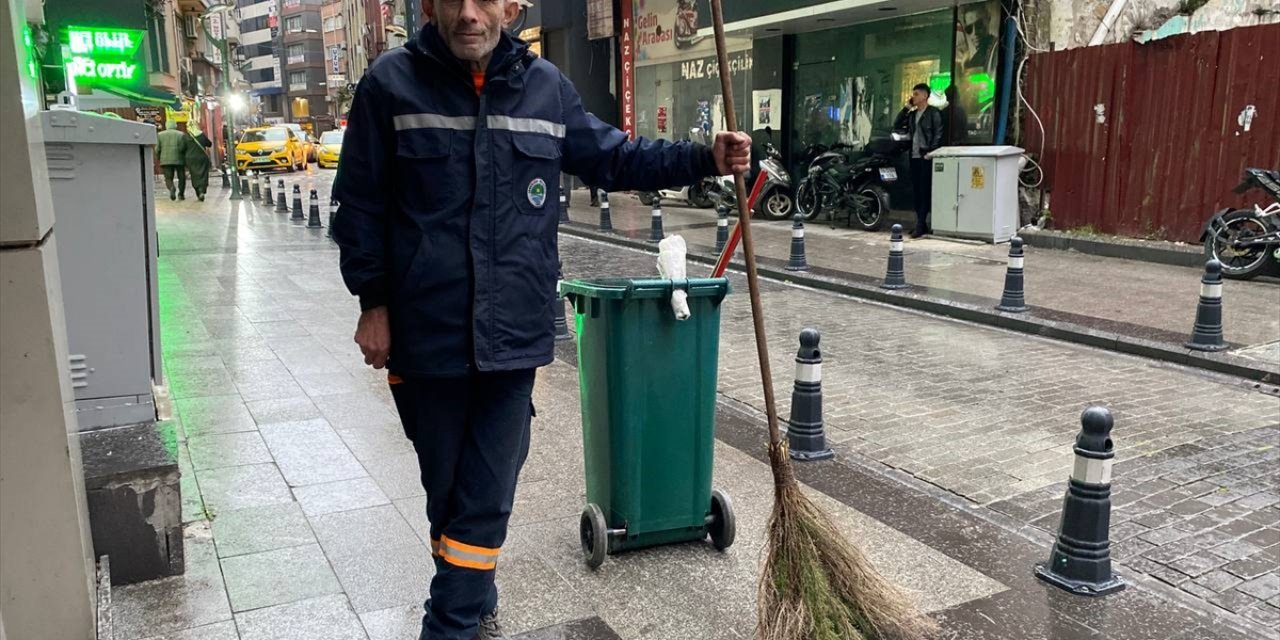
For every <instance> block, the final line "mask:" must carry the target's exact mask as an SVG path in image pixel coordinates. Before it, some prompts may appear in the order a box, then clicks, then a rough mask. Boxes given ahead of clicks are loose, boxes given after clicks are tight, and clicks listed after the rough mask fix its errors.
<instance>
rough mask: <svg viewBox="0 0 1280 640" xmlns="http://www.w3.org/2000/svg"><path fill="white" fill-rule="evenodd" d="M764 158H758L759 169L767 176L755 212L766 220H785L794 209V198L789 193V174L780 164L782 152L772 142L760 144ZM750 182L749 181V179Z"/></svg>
mask: <svg viewBox="0 0 1280 640" xmlns="http://www.w3.org/2000/svg"><path fill="white" fill-rule="evenodd" d="M762 147H763V149H764V158H763V159H761V160H760V164H759V165H758V166H759V167H760V170H761V171H763V172H765V175H766V176H767V177H766V178H765V182H764V188H763V189H762V190H761V191H760V198H759V199H758V200H757V201H756V213H758V214H760V215H761V216H764V218H765V219H766V220H786V219H788V218H790V217H791V214H792V213H793V212H794V209H795V198H794V197H793V196H792V193H791V174H790V173H788V172H787V168H786V167H785V166H784V165H783V164H782V154H781V153H778V150H777V148H775V147H774V146H773V143H772V142H765V143H764V144H763V145H762ZM749 182H750V181H749Z"/></svg>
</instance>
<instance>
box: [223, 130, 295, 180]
mask: <svg viewBox="0 0 1280 640" xmlns="http://www.w3.org/2000/svg"><path fill="white" fill-rule="evenodd" d="M267 169H287V170H289V171H294V170H299V169H300V170H303V171H306V169H307V150H306V148H305V147H304V146H303V144H302V141H301V140H299V139H298V137H297V136H296V135H294V133H293V132H292V131H290V130H289V129H287V128H285V127H254V128H252V129H247V130H245V132H244V133H243V134H241V135H240V142H238V143H236V170H237V171H239V172H244V171H248V170H254V171H264V170H267Z"/></svg>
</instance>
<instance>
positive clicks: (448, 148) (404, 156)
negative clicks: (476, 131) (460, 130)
mask: <svg viewBox="0 0 1280 640" xmlns="http://www.w3.org/2000/svg"><path fill="white" fill-rule="evenodd" d="M455 138H457V135H455V133H454V132H452V131H446V130H442V129H407V130H404V131H400V132H398V133H397V134H396V164H397V167H396V171H397V172H398V174H399V176H400V180H398V181H397V183H398V186H399V188H400V191H401V193H399V194H397V197H398V198H399V199H400V201H401V202H402V203H404V204H406V205H408V206H407V207H405V210H406V211H410V210H424V211H428V212H437V211H442V210H449V209H453V208H455V207H458V206H460V205H462V204H463V203H464V202H465V201H466V199H467V196H468V195H469V194H470V193H471V190H472V189H471V185H470V184H467V171H466V165H467V164H468V162H467V158H466V157H465V155H466V154H465V153H464V152H469V151H470V150H469V149H467V148H466V145H455V144H454V140H455ZM455 147H457V148H455ZM457 156H464V157H457Z"/></svg>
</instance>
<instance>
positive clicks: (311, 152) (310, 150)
mask: <svg viewBox="0 0 1280 640" xmlns="http://www.w3.org/2000/svg"><path fill="white" fill-rule="evenodd" d="M280 126H282V127H286V128H288V129H289V130H290V131H292V132H293V135H295V136H297V138H298V139H299V140H301V141H302V148H303V149H304V150H305V151H306V152H307V162H315V161H316V147H317V146H318V145H319V142H318V141H317V140H316V137H315V136H313V135H311V132H309V131H307V130H306V129H303V128H302V125H300V124H298V123H296V122H286V123H284V124H282V125H280Z"/></svg>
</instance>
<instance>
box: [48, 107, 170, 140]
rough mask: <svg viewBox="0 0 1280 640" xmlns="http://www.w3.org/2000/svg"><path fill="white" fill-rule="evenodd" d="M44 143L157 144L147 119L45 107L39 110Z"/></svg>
mask: <svg viewBox="0 0 1280 640" xmlns="http://www.w3.org/2000/svg"><path fill="white" fill-rule="evenodd" d="M40 124H41V126H42V127H43V129H44V141H45V142H72V143H80V144H137V145H153V144H155V143H156V128H155V126H154V125H151V124H148V123H146V122H132V121H130V120H121V119H120V118H111V117H108V116H104V115H102V114H100V113H93V112H92V111H70V110H54V109H51V110H48V111H41V112H40Z"/></svg>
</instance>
